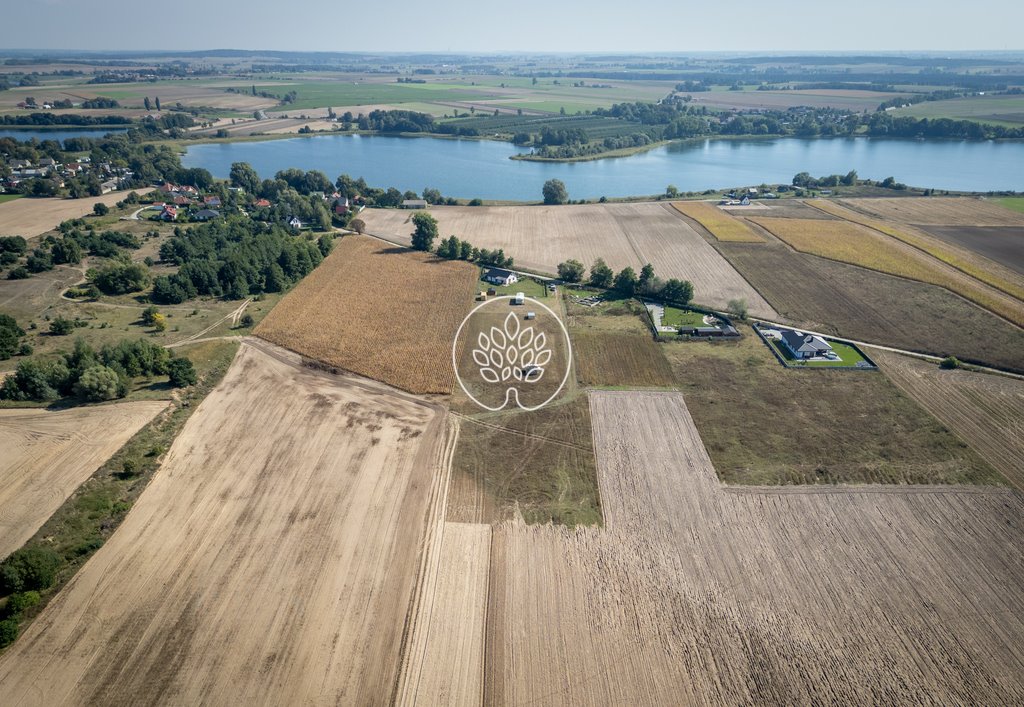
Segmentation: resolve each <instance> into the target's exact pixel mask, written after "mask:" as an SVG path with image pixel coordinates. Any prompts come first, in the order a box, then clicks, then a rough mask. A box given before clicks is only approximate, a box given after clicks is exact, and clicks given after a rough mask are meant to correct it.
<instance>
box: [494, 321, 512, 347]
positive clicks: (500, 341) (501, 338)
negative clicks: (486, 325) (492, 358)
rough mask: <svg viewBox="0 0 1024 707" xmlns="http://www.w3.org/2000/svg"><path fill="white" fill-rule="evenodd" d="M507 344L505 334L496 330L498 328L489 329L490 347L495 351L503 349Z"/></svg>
mask: <svg viewBox="0 0 1024 707" xmlns="http://www.w3.org/2000/svg"><path fill="white" fill-rule="evenodd" d="M507 344H508V342H507V341H506V340H505V332H503V331H501V330H500V329H498V327H494V326H492V327H491V346H493V347H494V348H496V349H503V348H505V346H506V345H507Z"/></svg>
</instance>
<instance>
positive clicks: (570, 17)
mask: <svg viewBox="0 0 1024 707" xmlns="http://www.w3.org/2000/svg"><path fill="white" fill-rule="evenodd" d="M0 17H2V18H3V21H2V23H0V50H2V49H99V50H117V49H124V50H144V49H187V50H199V49H277V50H291V51H298V50H319V51H363V52H368V51H391V52H394V51H439V52H478V53H479V52H509V51H523V52H601V53H619V52H681V53H686V52H701V51H741V52H744V53H746V52H758V51H822V50H825V51H856V50H866V51H882V50H888V51H900V50H905V51H915V50H936V51H943V50H945V51H958V50H989V51H1007V50H1021V49H1024V32H1022V31H1021V27H1022V26H1024V2H1021V0H975V1H973V2H970V3H964V2H952V1H950V0H858V2H855V3H842V2H834V1H833V2H830V1H829V0H817V1H815V2H807V1H805V0H789V1H788V2H772V1H771V0H760V1H758V2H751V1H750V0H732V1H730V2H724V3H714V2H707V1H706V0H704V1H702V2H699V3H698V2H692V1H691V0H675V1H674V2H673V1H672V0H629V1H628V2H622V1H620V0H591V1H590V2H578V1H576V0H571V1H569V2H564V1H563V2H559V1H558V0H514V1H513V2H504V3H498V2H493V1H492V0H435V1H434V2H424V1H423V0H416V1H415V2H414V1H412V0H390V1H389V2H376V3H355V2H346V1H345V0H298V1H297V2H290V3H280V2H274V3H271V2H268V1H267V0H175V2H172V3H162V4H161V3H156V4H153V3H140V2H138V0H103V2H87V1H86V0H0Z"/></svg>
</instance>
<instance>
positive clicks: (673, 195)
mask: <svg viewBox="0 0 1024 707" xmlns="http://www.w3.org/2000/svg"><path fill="white" fill-rule="evenodd" d="M665 196H667V197H668V198H669V199H678V198H679V188H678V187H676V185H675V184H669V185H668V186H667V187H665Z"/></svg>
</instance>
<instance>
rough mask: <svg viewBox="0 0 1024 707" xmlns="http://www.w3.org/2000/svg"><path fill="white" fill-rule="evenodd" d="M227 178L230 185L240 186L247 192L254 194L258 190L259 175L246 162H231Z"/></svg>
mask: <svg viewBox="0 0 1024 707" xmlns="http://www.w3.org/2000/svg"><path fill="white" fill-rule="evenodd" d="M228 179H229V180H230V181H231V186H234V187H241V188H242V189H245V191H246V193H248V194H256V193H258V192H259V190H260V184H261V182H260V175H259V174H257V173H256V170H255V169H253V167H252V165H251V164H249V163H248V162H233V163H232V164H231V171H230V172H229V173H228Z"/></svg>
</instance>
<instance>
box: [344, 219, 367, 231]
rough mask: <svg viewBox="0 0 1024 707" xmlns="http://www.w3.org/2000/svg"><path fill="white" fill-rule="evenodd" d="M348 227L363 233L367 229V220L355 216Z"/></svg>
mask: <svg viewBox="0 0 1024 707" xmlns="http://www.w3.org/2000/svg"><path fill="white" fill-rule="evenodd" d="M348 227H349V228H350V229H351V230H353V231H355V232H356V233H362V232H363V231H365V230H366V222H365V221H363V220H362V219H361V218H354V219H352V221H351V222H350V223H349V224H348Z"/></svg>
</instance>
